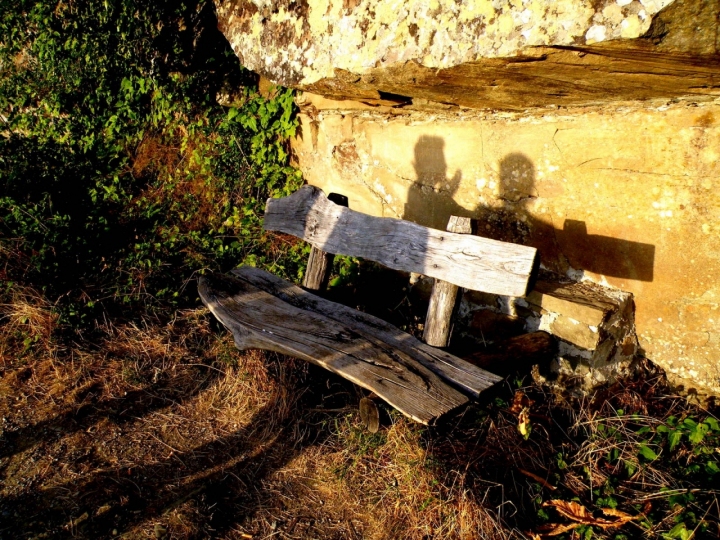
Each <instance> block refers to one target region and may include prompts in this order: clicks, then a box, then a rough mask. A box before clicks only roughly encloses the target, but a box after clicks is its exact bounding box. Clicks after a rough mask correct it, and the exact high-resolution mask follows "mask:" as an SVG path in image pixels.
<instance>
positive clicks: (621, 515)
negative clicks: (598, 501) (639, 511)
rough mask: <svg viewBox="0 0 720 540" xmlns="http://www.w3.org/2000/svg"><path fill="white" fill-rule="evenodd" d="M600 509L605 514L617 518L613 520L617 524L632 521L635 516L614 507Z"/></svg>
mask: <svg viewBox="0 0 720 540" xmlns="http://www.w3.org/2000/svg"><path fill="white" fill-rule="evenodd" d="M600 510H601V511H602V513H603V514H605V515H606V516H612V517H616V518H618V519H617V521H615V523H616V524H617V525H618V526H619V525H622V524H624V523H627V522H628V521H632V520H633V519H635V517H636V516H631V515H630V514H626V513H625V512H622V511H620V510H615V509H614V508H601V509H600Z"/></svg>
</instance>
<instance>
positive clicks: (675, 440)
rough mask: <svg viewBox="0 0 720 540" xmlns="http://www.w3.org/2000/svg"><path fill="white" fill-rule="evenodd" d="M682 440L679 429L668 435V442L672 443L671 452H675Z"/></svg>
mask: <svg viewBox="0 0 720 540" xmlns="http://www.w3.org/2000/svg"><path fill="white" fill-rule="evenodd" d="M680 439H682V433H681V432H680V431H678V430H677V429H674V430H672V431H671V432H670V433H668V442H669V443H670V451H671V452H672V451H673V450H675V447H676V446H677V445H678V444H679V443H680Z"/></svg>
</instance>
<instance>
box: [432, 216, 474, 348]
mask: <svg viewBox="0 0 720 540" xmlns="http://www.w3.org/2000/svg"><path fill="white" fill-rule="evenodd" d="M447 230H448V232H453V233H458V234H470V233H471V232H472V223H471V220H470V218H467V217H458V216H450V220H449V221H448V226H447ZM459 291H460V288H459V287H458V286H457V285H453V284H452V283H448V282H447V281H442V280H440V279H436V280H435V282H434V283H433V288H432V293H431V294H430V304H429V305H428V311H427V316H426V317H425V328H424V329H423V341H424V342H425V343H427V344H428V345H432V346H433V347H447V345H448V343H449V342H450V331H451V329H452V318H453V314H454V313H455V306H456V304H457V299H458V292H459Z"/></svg>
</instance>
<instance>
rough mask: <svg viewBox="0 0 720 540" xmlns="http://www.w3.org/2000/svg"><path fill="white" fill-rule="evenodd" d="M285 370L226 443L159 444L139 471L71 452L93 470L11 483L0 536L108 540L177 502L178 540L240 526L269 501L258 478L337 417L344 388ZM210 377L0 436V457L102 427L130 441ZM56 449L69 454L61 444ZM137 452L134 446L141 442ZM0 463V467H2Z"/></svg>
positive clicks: (314, 440) (2, 503) (1, 509)
mask: <svg viewBox="0 0 720 540" xmlns="http://www.w3.org/2000/svg"><path fill="white" fill-rule="evenodd" d="M288 360H289V359H284V358H280V357H277V356H275V355H272V356H271V357H270V361H269V363H268V368H269V369H271V370H275V371H277V370H280V371H286V368H285V367H280V366H279V363H280V362H287V361H288ZM293 365H294V363H293V362H292V361H290V367H289V371H288V372H287V373H285V375H284V376H287V377H288V378H290V379H292V378H297V379H298V381H294V382H292V383H287V382H286V381H283V380H279V381H278V383H277V386H276V390H275V392H274V395H273V396H272V399H270V400H269V402H268V403H267V404H266V405H265V406H264V407H262V408H260V409H259V410H258V411H257V412H256V413H255V414H254V415H253V416H252V418H251V419H250V420H249V421H248V422H247V423H246V424H245V425H244V426H242V427H241V428H239V429H237V430H235V431H233V432H230V433H228V434H227V435H223V436H221V437H217V438H215V439H213V440H211V441H209V442H206V443H203V444H199V445H197V446H195V447H193V448H191V449H189V450H186V451H176V450H174V449H172V448H171V446H170V445H168V444H166V443H162V444H163V446H164V451H163V452H161V453H158V456H157V459H155V460H153V461H152V462H147V463H145V462H143V463H142V464H141V465H136V464H129V465H128V464H118V463H117V461H118V460H115V462H116V464H114V465H111V466H98V464H99V462H100V463H101V462H102V460H98V459H95V458H97V457H98V456H97V455H96V454H98V453H99V452H100V449H99V448H97V447H95V446H98V447H99V446H100V444H98V445H93V446H94V447H93V448H77V449H73V452H72V454H73V455H71V456H70V458H71V459H73V458H76V461H78V459H77V458H79V460H80V461H81V460H82V459H87V460H89V461H91V462H92V463H91V464H92V466H93V468H94V470H92V471H91V472H89V473H88V474H74V473H71V474H68V475H66V476H65V477H64V478H63V479H62V480H61V481H60V483H56V484H50V485H42V484H41V483H40V482H35V481H34V478H32V477H31V478H24V479H21V485H19V486H18V485H15V489H14V490H13V492H14V494H13V495H11V496H6V497H4V498H2V499H0V516H1V517H2V519H0V523H1V525H0V538H2V539H5V538H7V539H10V538H12V539H15V538H30V537H37V536H38V535H41V534H44V535H47V537H52V538H64V537H68V538H69V537H80V538H111V537H115V536H117V534H119V533H123V532H127V531H130V530H132V529H133V528H134V527H137V526H140V525H142V524H145V523H148V522H153V521H160V522H162V521H163V520H166V518H167V517H168V515H169V514H170V513H171V512H172V511H173V510H175V509H176V508H178V507H180V506H182V505H187V504H190V505H191V506H192V507H193V508H194V509H195V510H194V512H193V514H194V516H193V520H194V523H193V524H192V532H190V533H187V534H186V535H183V537H203V538H205V537H208V536H212V537H219V536H223V535H224V534H226V533H228V532H230V531H233V530H234V529H235V528H236V527H237V526H238V525H240V524H243V523H246V522H249V521H250V520H252V518H253V516H254V515H255V514H256V512H257V510H258V509H259V508H261V507H263V506H267V505H268V501H269V500H270V498H271V494H270V493H268V492H266V488H265V485H264V482H265V480H266V479H267V478H268V477H269V476H271V475H272V474H273V473H274V472H275V471H277V470H278V469H281V468H282V467H284V466H285V465H286V464H287V463H288V462H289V461H290V460H292V459H293V458H294V457H296V456H298V455H299V454H301V453H302V452H303V451H304V450H305V449H307V448H308V447H310V446H313V445H316V444H321V443H322V442H323V441H324V440H325V439H326V438H327V437H328V435H329V431H328V430H327V429H324V426H326V425H327V424H328V422H331V421H332V420H333V419H334V418H335V417H337V416H338V415H339V414H340V413H338V412H337V411H338V410H342V409H338V408H337V405H338V404H340V405H341V407H342V406H344V405H343V404H344V402H345V401H346V400H345V399H344V397H343V396H344V393H346V392H347V388H345V387H339V386H337V385H336V384H334V383H333V382H332V381H328V382H327V383H326V384H325V385H323V387H319V386H318V385H311V386H310V387H308V386H307V381H304V382H303V380H304V379H305V377H304V376H303V374H302V371H301V370H298V369H296V368H293ZM316 369H317V368H314V367H313V366H311V369H310V370H309V371H308V372H306V373H309V374H308V375H306V376H307V377H313V378H316V379H322V374H317V373H315V370H316ZM209 371H212V370H209ZM318 375H320V376H318ZM218 376H219V375H218V374H217V372H215V374H214V375H208V376H207V377H206V378H205V379H204V380H200V381H198V384H197V385H196V386H195V387H194V388H192V389H191V390H189V391H187V392H186V393H183V392H178V391H173V390H172V385H173V380H172V379H170V380H168V381H166V382H165V383H163V384H162V385H155V386H152V387H147V388H144V389H142V390H138V391H137V392H133V393H129V394H128V395H127V396H125V397H124V398H123V399H121V400H115V401H113V400H107V401H100V402H98V403H94V404H86V405H84V406H83V407H82V408H81V410H80V411H77V410H76V411H74V412H68V413H64V414H61V415H58V416H56V417H54V418H53V419H51V420H48V421H45V422H40V423H36V424H34V425H31V426H27V427H25V428H23V429H21V430H18V431H15V432H11V433H9V434H7V435H6V441H5V443H4V444H3V453H2V457H3V458H9V457H11V456H12V455H13V454H19V453H20V452H24V451H27V452H26V454H25V456H29V457H28V459H35V457H34V456H35V455H37V453H38V452H42V451H43V449H44V448H46V446H47V445H49V444H52V443H57V442H58V440H59V439H61V438H65V437H69V436H70V435H72V433H74V432H79V431H88V430H95V432H98V430H99V431H103V430H104V429H107V422H110V423H112V424H114V425H115V427H116V428H117V429H116V431H117V432H118V433H119V434H120V436H121V437H122V436H128V437H130V436H132V435H134V433H133V431H132V427H131V426H126V425H125V424H126V423H128V422H130V421H136V420H140V419H143V418H147V417H148V416H149V415H150V414H151V413H153V412H162V411H163V409H164V408H165V407H169V406H170V405H178V404H180V403H183V402H187V401H188V400H190V399H191V398H193V397H197V396H199V395H200V394H202V393H203V392H204V391H206V390H207V389H208V387H209V386H210V385H211V383H212V382H213V381H214V380H216V379H217V377H218ZM175 382H177V381H175ZM325 409H329V410H330V412H324V410H325ZM308 410H310V412H308ZM78 412H79V413H80V414H76V413H78ZM103 422H104V423H103ZM98 434H99V436H100V433H98ZM66 444H67V445H69V446H72V442H70V439H67V443H66ZM137 444H138V445H143V441H137ZM103 445H104V443H103ZM33 447H34V448H35V451H32V448H33ZM76 454H77V455H76ZM80 454H82V455H80ZM125 457H126V456H121V458H120V461H121V462H122V461H124V460H125ZM60 461H61V462H62V461H67V460H62V459H61V460H60ZM0 463H2V464H3V465H7V464H8V463H9V460H5V459H3V461H0ZM105 465H107V462H105ZM63 466H67V463H63ZM18 488H20V489H18ZM348 530H350V529H348Z"/></svg>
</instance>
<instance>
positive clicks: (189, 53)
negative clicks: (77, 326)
mask: <svg viewBox="0 0 720 540" xmlns="http://www.w3.org/2000/svg"><path fill="white" fill-rule="evenodd" d="M252 79H253V78H252V75H251V74H249V73H248V72H246V71H244V70H243V69H242V68H241V67H240V66H239V64H238V63H237V59H236V57H235V56H234V54H233V53H232V50H231V49H230V47H229V45H228V44H227V42H226V41H225V40H224V38H223V37H222V35H221V34H220V33H219V31H218V30H217V28H216V20H215V19H214V12H213V4H212V3H211V2H210V1H208V0H182V1H169V0H164V1H163V0H160V1H149V0H105V1H103V2H79V3H76V2H62V1H61V2H59V3H58V2H57V1H54V2H47V1H29V0H19V1H18V2H14V3H13V5H12V6H11V5H9V3H7V2H6V3H3V5H2V7H0V122H1V123H0V242H2V246H3V250H2V253H3V254H4V255H3V256H4V257H6V258H7V257H11V258H13V260H12V261H10V262H9V263H8V264H5V265H3V266H4V268H5V270H3V275H2V276H0V277H1V278H3V279H7V280H12V281H14V282H16V283H20V284H26V285H27V284H29V285H33V286H35V287H37V288H40V289H42V290H43V291H45V293H46V294H47V295H48V296H49V297H51V298H52V299H55V300H58V302H59V303H58V305H59V306H60V307H61V308H62V309H63V313H64V314H65V315H67V316H68V317H70V318H71V319H73V320H74V321H75V322H81V321H82V320H90V319H92V317H93V316H95V315H96V314H97V313H99V311H97V310H98V309H105V310H107V309H111V308H113V307H114V308H117V309H124V308H122V306H123V305H125V306H129V307H132V306H134V305H137V304H138V302H140V303H142V305H143V306H148V305H150V306H152V305H158V306H160V307H162V306H164V305H167V303H168V302H170V303H171V304H173V305H178V304H182V303H184V304H188V303H192V302H193V301H195V299H196V293H195V287H194V286H190V282H191V280H192V278H193V277H194V276H196V275H197V273H198V272H200V273H202V272H204V271H205V270H207V269H213V270H221V271H225V270H227V269H229V268H231V267H232V266H234V265H237V264H240V263H249V264H254V265H257V266H263V267H266V268H269V269H271V270H273V271H274V272H277V273H280V274H282V275H284V276H285V277H289V278H291V279H299V277H300V274H301V272H302V270H301V268H302V265H301V260H302V256H303V253H304V252H305V251H306V248H305V247H301V246H300V245H299V244H293V243H289V242H284V241H283V242H281V241H278V240H277V238H275V237H273V236H271V235H268V234H265V233H263V232H262V229H261V219H262V213H263V209H264V204H265V200H266V199H267V198H268V197H273V196H282V195H286V194H288V193H290V192H292V191H293V190H294V189H296V188H297V187H299V186H300V185H301V183H302V178H301V175H300V173H299V171H297V170H295V169H294V168H292V167H290V166H289V164H288V157H289V156H288V150H287V141H288V138H289V137H292V136H294V135H295V131H296V128H297V120H296V118H295V114H294V113H295V110H294V104H293V95H292V92H291V91H289V90H285V89H280V88H278V89H276V90H275V91H274V93H273V95H272V96H271V97H270V98H267V97H263V96H261V95H259V94H258V92H257V91H256V89H255V87H254V84H253V80H252ZM228 82H229V83H230V85H231V86H234V87H235V88H239V89H240V94H241V95H240V96H239V99H238V101H239V102H240V103H241V105H240V106H238V107H235V108H223V107H221V106H219V105H218V104H217V103H216V102H215V95H216V93H217V91H218V90H219V89H220V87H221V86H222V85H223V84H228ZM8 254H10V255H8Z"/></svg>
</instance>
